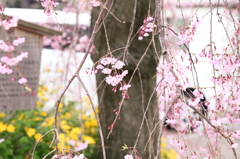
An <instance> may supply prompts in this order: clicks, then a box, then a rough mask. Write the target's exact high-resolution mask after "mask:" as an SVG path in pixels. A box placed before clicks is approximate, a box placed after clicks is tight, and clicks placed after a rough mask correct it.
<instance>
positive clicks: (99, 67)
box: [96, 64, 104, 69]
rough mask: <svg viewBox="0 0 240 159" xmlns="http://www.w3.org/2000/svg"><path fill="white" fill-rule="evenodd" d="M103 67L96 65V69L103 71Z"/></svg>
mask: <svg viewBox="0 0 240 159" xmlns="http://www.w3.org/2000/svg"><path fill="white" fill-rule="evenodd" d="M103 68H104V67H103V66H102V65H100V64H99V65H97V67H96V69H103Z"/></svg>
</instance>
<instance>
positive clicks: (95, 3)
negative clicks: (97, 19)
mask: <svg viewBox="0 0 240 159" xmlns="http://www.w3.org/2000/svg"><path fill="white" fill-rule="evenodd" d="M91 3H92V5H93V7H98V6H100V5H101V4H100V2H99V1H98V0H92V1H91Z"/></svg>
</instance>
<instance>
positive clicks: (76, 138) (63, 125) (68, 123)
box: [0, 86, 98, 159]
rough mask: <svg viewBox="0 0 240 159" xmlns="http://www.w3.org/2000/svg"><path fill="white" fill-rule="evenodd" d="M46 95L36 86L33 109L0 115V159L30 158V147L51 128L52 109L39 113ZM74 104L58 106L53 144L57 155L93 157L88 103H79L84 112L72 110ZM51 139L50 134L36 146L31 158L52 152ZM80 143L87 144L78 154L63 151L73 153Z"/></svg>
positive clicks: (92, 123)
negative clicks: (56, 141)
mask: <svg viewBox="0 0 240 159" xmlns="http://www.w3.org/2000/svg"><path fill="white" fill-rule="evenodd" d="M46 92H48V89H47V87H43V86H40V87H39V91H38V96H39V100H38V101H37V105H38V108H37V109H34V110H24V111H23V110H22V111H11V112H7V113H0V139H4V140H5V141H3V142H2V143H0V159H1V158H3V159H8V158H14V159H30V158H31V154H32V150H33V147H34V144H35V143H36V142H37V141H39V140H40V138H41V137H42V135H43V134H45V133H46V132H48V131H49V130H51V129H52V128H53V123H54V110H50V111H47V112H45V111H43V106H44V105H45V102H46V101H47V100H48V99H47V98H45V95H44V94H45V93H46ZM77 104H79V103H77V102H74V101H68V102H66V103H60V106H59V114H58V125H57V126H58V133H59V139H60V142H59V143H58V145H57V146H58V148H59V152H58V153H62V151H64V152H65V153H66V154H77V153H84V155H85V156H86V157H87V158H89V159H91V158H97V155H98V154H97V153H98V127H97V122H96V120H95V117H94V116H93V114H92V113H91V112H90V110H88V107H89V102H88V100H87V98H84V100H83V101H82V104H84V110H76V109H75V106H76V105H77ZM85 108H86V109H85ZM53 137H54V134H53V132H51V133H49V134H47V135H46V136H45V137H44V138H43V139H42V140H41V141H40V142H39V143H38V145H37V147H36V150H35V152H34V159H40V158H43V157H44V156H45V155H46V154H48V153H49V152H50V151H52V150H53V149H55V147H56V145H55V144H52V145H51V146H50V143H51V142H52V139H53ZM70 143H71V144H70ZM84 143H85V145H88V146H87V148H86V149H84V150H81V151H78V152H74V151H70V150H67V149H71V150H74V149H75V148H76V147H78V146H79V145H80V144H84ZM87 143H88V144H87ZM53 155H54V154H52V155H50V156H49V157H48V158H51V156H53Z"/></svg>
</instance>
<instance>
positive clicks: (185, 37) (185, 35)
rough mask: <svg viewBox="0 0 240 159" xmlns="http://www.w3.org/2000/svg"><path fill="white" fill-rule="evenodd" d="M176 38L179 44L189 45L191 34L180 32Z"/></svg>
mask: <svg viewBox="0 0 240 159" xmlns="http://www.w3.org/2000/svg"><path fill="white" fill-rule="evenodd" d="M178 38H179V39H180V43H181V44H184V43H189V42H190V41H192V38H193V34H192V33H187V32H180V33H179V34H178Z"/></svg>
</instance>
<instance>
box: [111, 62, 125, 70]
mask: <svg viewBox="0 0 240 159" xmlns="http://www.w3.org/2000/svg"><path fill="white" fill-rule="evenodd" d="M124 65H125V64H124V63H123V62H122V61H117V62H116V63H115V65H114V66H113V67H114V68H116V69H122V68H123V66H124Z"/></svg>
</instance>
